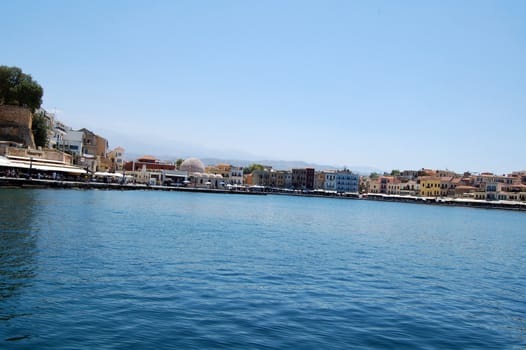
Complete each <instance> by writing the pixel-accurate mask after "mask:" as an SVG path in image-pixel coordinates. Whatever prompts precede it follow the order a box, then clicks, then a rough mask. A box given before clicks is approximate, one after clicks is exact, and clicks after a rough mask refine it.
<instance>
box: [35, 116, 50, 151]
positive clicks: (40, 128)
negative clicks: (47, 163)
mask: <svg viewBox="0 0 526 350" xmlns="http://www.w3.org/2000/svg"><path fill="white" fill-rule="evenodd" d="M48 129H49V126H48V123H47V119H46V112H44V111H39V112H37V113H34V114H33V124H32V125H31V130H32V131H33V137H34V139H35V146H37V147H39V146H40V147H47V144H48V141H49V140H48Z"/></svg>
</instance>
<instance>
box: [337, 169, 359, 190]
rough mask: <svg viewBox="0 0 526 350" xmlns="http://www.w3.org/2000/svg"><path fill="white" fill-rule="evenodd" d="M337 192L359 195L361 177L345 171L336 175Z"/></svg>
mask: <svg viewBox="0 0 526 350" xmlns="http://www.w3.org/2000/svg"><path fill="white" fill-rule="evenodd" d="M334 181H335V191H337V192H339V193H346V192H351V193H358V192H359V189H360V176H359V175H358V174H353V173H352V172H351V171H350V170H347V169H344V170H341V171H337V172H336V173H335V179H334Z"/></svg>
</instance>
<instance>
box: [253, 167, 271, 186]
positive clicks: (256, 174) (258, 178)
mask: <svg viewBox="0 0 526 350" xmlns="http://www.w3.org/2000/svg"><path fill="white" fill-rule="evenodd" d="M252 186H270V170H269V169H261V170H254V171H253V172H252Z"/></svg>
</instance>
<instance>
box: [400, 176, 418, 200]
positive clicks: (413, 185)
mask: <svg viewBox="0 0 526 350" xmlns="http://www.w3.org/2000/svg"><path fill="white" fill-rule="evenodd" d="M419 191H420V185H419V184H418V182H417V181H416V180H409V181H406V182H400V195H402V196H416V195H417V194H418V193H419Z"/></svg>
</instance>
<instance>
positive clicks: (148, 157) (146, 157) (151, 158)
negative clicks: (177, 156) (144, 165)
mask: <svg viewBox="0 0 526 350" xmlns="http://www.w3.org/2000/svg"><path fill="white" fill-rule="evenodd" d="M138 159H145V160H157V158H155V157H154V156H150V155H144V156H142V157H139V158H138Z"/></svg>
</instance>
